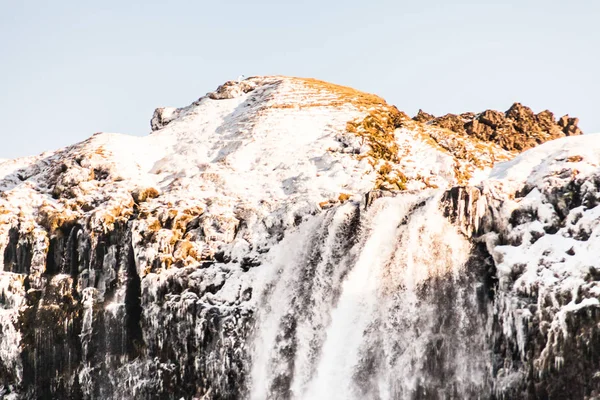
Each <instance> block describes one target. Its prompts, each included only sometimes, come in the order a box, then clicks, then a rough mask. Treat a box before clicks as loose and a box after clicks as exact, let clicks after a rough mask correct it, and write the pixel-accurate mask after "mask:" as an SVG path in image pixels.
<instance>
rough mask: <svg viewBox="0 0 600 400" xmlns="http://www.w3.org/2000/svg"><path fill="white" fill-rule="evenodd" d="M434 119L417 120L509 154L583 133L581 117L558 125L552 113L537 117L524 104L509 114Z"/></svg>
mask: <svg viewBox="0 0 600 400" xmlns="http://www.w3.org/2000/svg"><path fill="white" fill-rule="evenodd" d="M430 117H432V116H431V115H430V114H427V113H425V112H423V111H422V110H419V114H417V116H416V117H415V118H413V119H414V120H415V121H419V122H429V123H430V124H431V125H435V126H439V127H440V128H445V129H448V130H451V131H453V132H456V133H458V134H461V135H462V134H467V135H469V136H473V137H475V138H477V139H480V140H483V141H488V142H494V143H497V144H498V145H500V146H501V147H502V148H504V149H505V150H508V151H523V150H527V149H529V148H531V147H534V146H537V145H538V144H540V143H544V142H546V141H548V140H552V139H556V138H560V137H563V136H571V135H580V134H581V133H582V132H581V130H580V129H579V128H578V127H577V123H578V122H579V120H578V119H577V118H570V117H569V116H568V115H565V116H564V117H562V118H560V119H559V120H558V122H557V121H555V120H554V114H552V113H551V112H550V111H548V110H544V111H542V112H540V113H539V114H537V115H536V114H535V113H534V112H533V111H532V110H531V108H529V107H526V106H524V105H522V104H520V103H514V104H513V105H512V106H511V107H510V108H509V109H508V110H507V111H506V112H505V113H503V112H500V111H495V110H486V111H484V112H482V113H480V114H477V115H476V114H473V113H463V114H460V115H454V114H447V115H444V116H443V117H438V118H433V119H430Z"/></svg>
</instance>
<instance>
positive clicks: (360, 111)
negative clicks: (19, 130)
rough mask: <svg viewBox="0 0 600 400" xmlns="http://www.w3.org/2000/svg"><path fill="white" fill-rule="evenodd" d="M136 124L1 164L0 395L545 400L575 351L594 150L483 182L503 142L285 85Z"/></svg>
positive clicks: (585, 290)
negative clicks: (141, 129)
mask: <svg viewBox="0 0 600 400" xmlns="http://www.w3.org/2000/svg"><path fill="white" fill-rule="evenodd" d="M565 123H566V124H567V125H568V124H569V121H568V120H567V121H566V122H565ZM567 125H565V126H567ZM570 126H572V124H571V125H570ZM152 129H153V133H152V135H149V136H147V137H143V138H139V137H130V136H125V135H117V134H106V133H101V134H96V135H94V136H93V137H91V138H90V139H88V140H86V141H84V142H82V143H78V144H75V145H73V146H70V147H67V148H65V149H60V150H58V151H56V152H49V153H44V154H42V155H40V156H37V157H28V158H23V159H17V160H9V161H5V162H1V163H0V267H1V268H2V271H1V272H0V397H2V396H4V397H5V398H24V399H38V398H72V399H96V398H102V399H123V398H148V399H154V398H156V399H180V398H182V397H183V398H186V399H191V398H198V399H205V400H209V399H240V398H251V399H269V398H271V399H287V398H295V399H321V398H323V399H325V398H333V397H336V396H338V397H341V398H345V399H363V398H381V399H413V398H414V399H418V398H421V399H422V398H426V399H438V398H475V397H480V398H494V396H495V397H497V398H502V397H504V398H507V399H508V398H527V396H529V397H531V396H533V397H531V398H535V397H536V396H537V398H545V397H544V396H545V394H547V397H550V398H561V397H560V396H561V393H564V390H567V389H564V388H565V387H568V385H567V383H568V382H567V377H569V376H571V375H569V374H571V372H568V373H563V372H561V371H564V368H570V367H569V365H572V364H573V363H575V358H574V357H575V354H584V352H585V351H588V353H586V354H588V355H590V354H595V353H594V351H595V350H594V349H593V348H592V347H590V346H591V345H587V344H586V343H594V340H596V339H595V338H597V336H594V335H597V333H596V330H595V329H596V328H595V327H596V326H597V322H596V320H595V318H596V317H595V315H596V314H593V315H592V314H590V312H591V310H593V309H595V308H594V307H596V304H595V303H594V304H593V302H594V300H595V297H594V296H596V297H597V293H596V289H595V286H594V285H595V281H596V278H597V277H596V275H594V274H595V272H594V271H595V269H594V268H596V269H598V268H597V262H595V261H594V260H593V258H592V256H591V253H592V250H591V249H592V248H593V246H595V245H594V243H595V242H593V240H594V239H593V238H594V232H595V229H596V225H597V224H596V219H595V214H594V213H595V211H593V210H594V209H595V203H594V202H595V201H597V199H598V185H597V184H596V183H593V182H596V180H597V178H596V177H597V176H598V172H597V170H595V169H594V168H596V169H597V165H598V163H599V162H600V156H598V154H597V151H596V150H594V149H595V148H597V146H596V147H594V146H592V145H591V144H593V143H595V142H594V140H593V139H588V137H591V136H582V137H577V138H569V140H568V141H564V142H563V143H562V144H561V143H559V144H554V142H553V143H549V144H548V145H546V147H543V148H540V149H535V150H533V151H531V152H527V153H524V154H523V155H522V156H520V157H519V158H517V159H515V160H514V161H512V162H511V163H508V164H507V163H504V164H499V165H498V166H497V167H496V169H494V170H493V173H492V177H491V178H488V177H487V175H488V173H489V171H490V169H491V167H492V166H493V165H494V164H496V163H498V162H500V161H506V160H510V159H512V158H513V157H514V156H515V155H516V151H515V150H514V149H505V148H502V147H501V146H500V144H498V143H496V142H494V141H486V140H483V139H481V138H478V137H475V136H468V135H461V134H456V133H452V132H451V131H448V130H446V129H444V128H440V127H437V126H433V125H431V124H424V123H422V122H419V121H412V120H411V119H410V118H408V117H407V116H406V115H405V114H404V113H402V112H400V111H398V110H397V109H396V108H395V107H393V106H390V105H388V104H387V103H385V101H383V100H382V99H381V98H379V97H377V96H374V95H370V94H366V93H362V92H358V91H355V90H353V89H351V88H347V87H342V86H337V85H332V84H329V83H326V82H321V81H316V80H312V79H300V78H287V77H253V78H249V79H247V80H243V81H237V82H236V81H231V82H227V83H226V84H224V85H222V86H220V87H219V88H218V89H217V90H216V91H215V92H211V93H209V94H208V95H207V96H204V97H202V98H200V99H199V100H198V101H196V102H194V103H193V104H191V105H190V106H188V107H184V108H179V109H172V108H164V109H158V110H157V111H156V112H155V114H154V116H153V118H152ZM542 141H543V139H542ZM567 145H568V146H572V148H571V147H569V148H570V149H571V150H568V154H566V153H565V154H566V155H565V157H566V158H561V157H563V156H562V155H557V154H558V153H557V152H560V151H561V146H567ZM553 146H554V147H553ZM580 148H583V149H584V150H585V151H583V150H582V151H579V149H580ZM544 149H546V150H544ZM548 149H554V150H548ZM537 150H540V151H539V152H536V151H537ZM561 154H562V153H561ZM576 156H577V157H576ZM537 165H539V167H537V169H536V166H537ZM567 167H573V168H572V169H571V170H569V171H570V172H569V173H567V172H564V171H562V168H567ZM527 168H529V170H527ZM518 171H529V172H528V173H526V174H524V175H523V177H521V175H518V176H517V175H516V173H517V172H518ZM575 171H577V172H576V173H575ZM573 182H575V183H573ZM467 184H470V186H468V187H458V186H457V185H467ZM569 193H573V194H572V195H569ZM575 193H577V194H575ZM563 194H564V196H563ZM569 196H570V197H569ZM525 199H527V200H525ZM547 204H551V205H552V207H553V209H554V210H555V214H556V215H554V214H552V213H551V212H550V209H549V207H550V206H547ZM578 207H579V208H578ZM520 208H522V209H523V210H522V211H517V210H519V209H520ZM534 209H535V210H536V211H528V210H534ZM578 213H581V217H578V215H579V214H578ZM571 214H572V215H571ZM527 216H529V217H527ZM536 221H537V222H536ZM452 222H454V224H452ZM551 226H552V227H551ZM546 227H548V230H547V231H546ZM564 229H566V230H564ZM534 231H535V232H536V233H531V232H534ZM542 232H543V234H542ZM569 235H571V236H569ZM534 236H535V237H536V238H537V239H536V240H535V241H534V240H533V239H532V238H533V237H534ZM545 237H552V238H554V241H552V243H551V244H549V243H545V242H544V241H545V240H549V239H544V238H545ZM556 241H558V242H560V244H558V245H557V244H556V243H555V242H556ZM536 243H539V244H538V245H536ZM542 244H544V246H546V247H543V248H541V247H540V248H538V247H537V246H541V245H542ZM588 244H589V246H588ZM565 246H568V249H567V248H566V247H565ZM586 246H588V247H586ZM563 247H565V249H563ZM571 247H573V248H572V249H571ZM513 248H514V249H513ZM547 248H552V250H553V251H557V252H561V251H562V250H564V251H565V252H566V253H565V254H566V256H565V259H564V260H565V261H560V260H562V258H561V257H559V256H558V255H556V257H555V256H554V255H552V254H554V253H548V254H545V249H547ZM569 253H574V254H576V255H577V254H581V255H582V257H581V258H580V257H577V256H576V255H575V256H574V255H572V254H569ZM519 254H524V256H523V258H522V259H519ZM556 254H558V253H556ZM561 255H562V253H561ZM538 257H539V259H540V260H541V259H544V260H545V259H547V258H548V259H550V258H551V260H550V261H547V262H546V261H544V263H541V261H540V263H541V264H539V263H538V264H536V262H537V261H535V260H538ZM544 257H545V258H544ZM552 257H554V258H552ZM569 257H570V258H569ZM555 258H556V259H555ZM569 260H573V261H569ZM574 260H580V261H581V262H580V261H574ZM561 263H563V264H561ZM565 263H566V264H565ZM573 263H575V264H573ZM522 264H523V265H524V266H523V265H522ZM592 267H593V268H592ZM586 268H587V269H586ZM518 271H520V272H518ZM515 274H516V275H515ZM519 274H520V275H519ZM520 276H522V277H523V278H522V279H521V278H518V277H520ZM548 276H555V278H552V279H550V278H548ZM517 278H518V279H521V280H520V281H519V280H518V279H517ZM586 285H587V286H586ZM540 288H542V289H543V290H542V289H540ZM569 291H570V292H569ZM567 292H569V293H571V297H568V295H566V294H565V293H567ZM540 296H542V297H540ZM540 299H542V300H543V301H548V302H547V303H544V302H543V301H542V300H540ZM546 299H549V300H546ZM580 300H581V301H580ZM596 303H597V300H596ZM534 305H535V307H536V308H535V309H533V308H532V307H533V306H534ZM527 310H528V311H527ZM527 312H529V313H530V314H527ZM564 321H567V322H564ZM548 324H549V325H548ZM565 324H566V325H565ZM569 324H570V325H569ZM594 324H596V325H594ZM565 326H566V328H564V327H565ZM581 326H584V327H585V329H583V330H582V332H584V333H581V335H580V334H579V333H578V332H580V330H579V327H581ZM565 329H566V330H565ZM578 335H579V336H578ZM544 343H546V345H544V346H543V345H542V344H544ZM569 346H571V347H569ZM573 346H574V347H573ZM586 346H587V347H586ZM531 349H533V350H531ZM573 349H575V350H573ZM576 351H580V353H576ZM582 357H583V356H582ZM590 357H591V358H590ZM590 357H588V358H587V359H585V360H587V361H585V362H583V361H582V362H583V364H582V363H581V362H580V364H577V365H576V366H574V367H573V368H574V369H573V371H575V372H573V374H579V375H578V376H577V379H579V380H578V381H576V382H577V383H578V384H582V385H583V386H581V387H582V389H578V390H579V391H577V392H573V393H577V395H580V394H581V396H588V397H589V396H592V395H593V390H597V388H598V385H597V382H595V380H594V379H596V378H594V376H595V375H594V374H595V371H597V368H596V366H595V365H596V364H594V363H595V362H597V360H598V358H597V357H596V358H594V357H592V356H590ZM557 360H559V361H557ZM553 363H554V364H553ZM549 365H555V367H553V368H554V369H552V368H548V366H549ZM561 367H562V368H563V369H559V368H561ZM594 368H596V369H594ZM531 371H534V372H531ZM569 371H570V370H569ZM577 371H579V372H577ZM581 371H583V372H581ZM580 372H581V373H580ZM563 375H564V378H563ZM560 379H563V381H564V382H566V383H565V385H567V386H565V385H562V386H560V389H559V388H558V386H556V385H557V384H555V382H563V381H560ZM574 382H575V381H574ZM553 385H555V386H556V387H555V386H553ZM594 385H595V386H594ZM532 387H533V388H534V390H535V392H531V390H533V389H531V388H532ZM332 390H335V392H332ZM560 390H563V392H560ZM544 391H545V392H544ZM531 393H534V394H533V395H531ZM557 396H558V397H557ZM581 398H583V397H581Z"/></svg>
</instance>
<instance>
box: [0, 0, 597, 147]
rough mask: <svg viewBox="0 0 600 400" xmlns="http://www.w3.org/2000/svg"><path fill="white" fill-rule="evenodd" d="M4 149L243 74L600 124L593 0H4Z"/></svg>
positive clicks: (114, 124)
mask: <svg viewBox="0 0 600 400" xmlns="http://www.w3.org/2000/svg"><path fill="white" fill-rule="evenodd" d="M1 5H2V9H1V10H0V139H1V140H0V158H12V157H17V156H24V155H31V154H37V153H39V152H42V151H44V150H50V149H55V148H58V147H62V146H65V145H68V144H72V143H75V142H77V141H80V140H83V139H85V138H87V137H89V136H90V135H91V134H93V133H94V132H99V131H107V132H121V133H129V134H134V135H145V134H148V132H149V130H150V129H149V126H150V125H149V121H150V118H151V116H152V112H153V110H154V109H155V108H156V107H160V106H179V107H181V106H185V105H188V104H189V103H191V102H192V101H194V100H196V99H197V98H198V97H200V96H202V95H204V94H205V93H206V92H208V91H211V90H213V89H215V88H216V86H218V85H219V84H220V83H223V82H224V81H226V80H230V79H236V78H237V77H238V76H239V75H241V74H244V75H246V76H251V75H272V74H280V75H293V76H303V77H314V78H318V79H323V80H327V81H331V82H334V83H339V84H343V85H348V86H353V87H355V88H357V89H361V90H364V91H368V92H372V93H376V94H379V95H380V96H382V97H384V98H385V99H386V100H388V102H390V103H393V104H395V105H397V106H398V108H399V109H401V110H404V111H406V112H407V113H409V114H410V115H414V114H415V113H416V112H417V110H418V109H419V108H423V109H424V110H425V111H428V112H430V113H434V114H436V115H440V114H445V113H448V112H454V113H459V112H464V111H481V110H483V109H486V108H494V109H500V110H506V109H507V108H508V107H509V106H510V105H511V104H512V103H513V102H515V101H519V102H521V103H523V104H526V105H529V106H530V107H532V108H533V109H534V111H541V110H543V109H546V108H548V109H550V110H552V111H554V112H555V114H556V116H560V115H563V114H566V113H569V114H570V115H572V116H577V117H579V118H580V119H581V121H580V126H581V128H582V129H583V130H584V131H586V132H593V131H600V103H599V96H598V93H600V28H599V25H598V23H599V22H598V21H599V18H600V1H597V0H572V1H568V2H567V1H557V0H546V1H537V0H504V1H499V0H498V1H485V0H480V1H451V0H412V1H399V0H396V1H393V0H389V1H386V0H371V1H364V0H361V1H355V0H345V1H328V0H319V1H316V0H302V1H294V2H286V1H274V0H273V1H256V0H255V1H249V0H245V1H241V0H240V1H226V0H221V1H219V0H213V1H203V0H189V1H182V0H169V1H155V0H128V1H123V0H119V1H115V0H102V1H88V0H77V1H75V0H57V1H48V0H43V1H42V0H40V1H33V0H30V1H8V0H6V1H3V2H2V3H1Z"/></svg>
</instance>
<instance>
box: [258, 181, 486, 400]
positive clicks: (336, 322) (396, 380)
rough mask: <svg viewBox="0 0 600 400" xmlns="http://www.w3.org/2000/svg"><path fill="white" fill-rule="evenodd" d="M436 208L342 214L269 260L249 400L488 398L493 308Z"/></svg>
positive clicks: (412, 197)
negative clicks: (489, 328)
mask: <svg viewBox="0 0 600 400" xmlns="http://www.w3.org/2000/svg"><path fill="white" fill-rule="evenodd" d="M440 198H441V192H429V193H426V194H419V195H417V194H404V195H400V196H397V197H394V198H381V199H379V200H377V201H375V202H374V203H373V204H372V205H371V206H370V207H369V208H368V210H366V211H364V212H363V211H362V210H361V209H360V208H359V207H360V206H359V205H358V204H354V203H346V204H344V205H342V206H340V207H338V208H336V209H332V210H329V211H328V212H326V213H323V214H322V215H318V216H316V217H314V219H313V220H311V221H309V222H308V223H306V224H303V225H301V226H300V227H299V228H298V229H297V231H295V232H293V233H291V234H289V235H288V236H287V237H286V238H284V239H283V241H282V242H281V243H280V244H279V245H278V246H277V247H275V248H273V249H272V250H271V252H270V253H269V254H270V256H269V259H268V260H267V262H266V263H265V264H264V268H263V276H262V277H261V279H262V281H263V282H264V288H263V290H262V293H263V297H262V299H261V301H262V304H259V307H258V309H259V314H258V316H257V322H256V327H255V332H254V339H253V340H254V342H253V357H252V371H251V374H250V378H249V379H250V381H251V382H250V383H249V387H250V388H251V393H250V398H251V399H256V400H258V399H299V400H300V399H301V400H308V399H317V400H318V399H333V398H339V399H381V400H384V399H385V400H387V399H430V398H431V399H450V398H487V397H489V390H490V386H491V385H490V380H491V377H490V374H491V367H490V365H489V363H490V361H489V360H491V355H490V351H491V350H489V349H488V348H487V347H486V331H487V330H486V327H487V323H488V322H487V319H486V318H487V317H486V315H487V312H486V311H487V307H489V306H488V305H487V304H486V302H485V299H482V296H481V287H480V286H481V284H480V283H478V282H481V281H482V280H481V279H478V276H477V275H478V273H479V272H478V271H477V268H475V267H471V266H470V264H469V262H468V261H469V256H470V254H471V245H470V242H469V241H468V240H467V239H466V238H465V237H464V236H462V235H461V234H460V233H459V232H458V230H457V228H456V227H455V226H453V225H452V224H451V223H450V222H448V220H447V219H446V218H445V217H444V216H443V213H442V211H441V210H440ZM479 278H480V277H479ZM482 311H484V312H482Z"/></svg>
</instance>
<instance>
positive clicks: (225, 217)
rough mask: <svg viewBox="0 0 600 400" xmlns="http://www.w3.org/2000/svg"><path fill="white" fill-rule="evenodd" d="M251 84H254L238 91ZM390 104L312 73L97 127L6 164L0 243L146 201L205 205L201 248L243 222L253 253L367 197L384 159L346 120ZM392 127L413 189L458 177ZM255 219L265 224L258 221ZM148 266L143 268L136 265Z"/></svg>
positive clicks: (94, 220) (122, 213) (443, 159)
mask: <svg viewBox="0 0 600 400" xmlns="http://www.w3.org/2000/svg"><path fill="white" fill-rule="evenodd" d="M248 86H250V89H251V91H249V92H245V91H244V90H240V87H242V88H246V89H247V87H248ZM363 96H370V97H366V99H363ZM215 98H217V99H215ZM387 108H389V106H387V105H385V103H384V102H383V101H382V100H381V99H379V98H377V97H376V96H371V95H364V94H362V93H360V92H356V91H352V90H351V89H348V88H343V87H338V86H335V85H329V84H325V83H321V82H318V81H312V80H303V79H297V78H284V77H265V78H250V79H249V80H247V81H243V82H242V83H238V84H235V83H232V84H231V86H229V87H226V88H225V89H224V90H222V91H221V92H214V93H212V94H209V96H205V97H203V98H201V99H200V100H198V101H197V102H195V103H194V104H192V105H190V106H188V107H185V108H182V109H177V110H175V111H174V110H173V109H167V110H168V118H167V117H166V116H165V114H166V113H167V112H166V111H163V112H162V116H163V118H162V119H163V120H164V121H167V123H166V124H165V123H163V124H160V128H161V129H158V130H156V131H154V132H153V133H152V134H151V135H148V136H146V137H133V136H126V135H120V134H112V133H100V134H96V135H94V136H93V137H91V138H90V139H88V140H86V141H84V142H82V143H79V144H76V145H73V146H70V147H68V148H65V149H62V150H58V151H56V152H53V153H45V154H42V155H40V156H38V157H28V158H24V159H17V160H12V161H8V162H5V163H2V164H0V176H3V177H4V179H2V180H0V190H2V192H3V193H4V194H3V198H2V199H1V200H0V209H2V210H5V211H4V212H2V214H3V215H4V217H3V218H4V219H3V221H4V222H9V224H3V225H2V227H1V228H0V242H5V241H6V235H7V231H8V227H10V226H11V225H15V224H18V220H19V221H21V225H27V226H30V227H29V228H26V229H29V230H31V229H37V228H42V229H41V230H39V231H38V234H39V235H40V236H44V235H45V233H44V232H43V231H44V230H46V231H50V232H52V231H53V229H55V228H56V227H57V226H59V225H61V224H63V223H65V222H67V221H75V220H86V221H89V224H90V225H91V227H92V229H95V230H106V229H111V226H112V224H113V223H114V221H119V220H127V219H128V218H129V216H130V215H132V213H133V212H134V208H136V207H137V206H139V207H140V209H141V210H143V211H144V212H145V213H148V214H150V215H152V216H156V215H158V214H160V212H161V211H160V210H163V211H165V210H168V209H177V210H180V211H187V214H188V215H189V216H191V217H195V216H197V215H199V214H202V216H203V217H202V219H203V228H204V234H205V235H206V236H207V237H210V240H207V241H206V243H205V246H204V247H203V246H202V245H199V244H198V243H194V244H193V245H194V246H196V247H199V248H197V249H196V250H197V251H196V253H197V254H204V255H205V256H206V255H210V254H214V253H215V252H216V251H217V248H218V247H219V246H220V245H222V244H223V243H224V242H225V243H228V242H231V241H232V240H233V237H232V236H233V232H234V231H235V229H237V228H236V227H237V225H238V224H239V221H242V220H243V221H244V222H245V224H246V227H247V229H248V233H247V234H246V238H245V239H244V240H243V241H241V243H237V246H240V251H242V252H246V251H248V244H249V243H247V242H248V241H250V242H252V243H254V244H257V243H258V242H260V241H264V238H265V237H267V236H269V235H268V234H266V233H265V229H275V225H282V228H283V227H285V226H292V225H294V224H295V223H296V222H295V221H296V220H297V219H298V218H301V217H302V216H303V215H308V214H311V213H314V212H317V211H318V210H319V209H320V207H321V206H324V205H326V204H334V203H335V202H337V201H338V198H339V197H340V195H342V194H343V196H345V197H343V198H348V197H352V196H355V195H356V196H359V197H357V198H360V196H362V195H363V194H364V193H366V192H367V191H369V190H371V189H372V188H374V187H375V186H376V183H377V179H378V176H379V175H380V174H379V172H378V170H379V168H380V167H381V165H383V163H382V161H380V160H377V159H376V158H374V157H369V145H368V141H365V138H364V137H362V138H361V137H359V136H357V135H355V134H351V133H348V132H347V124H348V123H349V122H352V121H360V120H361V119H362V118H364V117H365V116H366V115H368V114H369V112H371V111H372V110H374V109H384V111H386V110H387ZM395 135H396V140H397V141H398V144H399V146H400V149H401V154H402V157H401V158H400V161H399V165H400V168H399V169H400V170H402V172H403V174H404V176H402V179H403V180H405V181H406V186H407V188H408V189H419V188H423V187H426V186H434V187H445V186H448V185H449V184H452V183H453V182H455V181H456V179H455V163H456V158H454V157H452V154H450V153H448V152H447V151H444V149H441V148H440V147H439V146H436V145H435V143H433V144H432V143H430V142H431V140H429V142H428V141H426V140H423V138H421V137H420V136H419V134H418V133H416V132H414V131H413V130H411V129H406V128H405V129H399V130H397V132H396V134H395ZM498 152H501V151H500V150H499V151H498ZM148 190H149V191H150V192H151V193H152V194H151V196H149V197H148V198H147V199H144V203H143V204H135V202H134V200H133V199H132V193H133V194H134V195H135V193H137V192H140V191H141V192H142V193H145V191H148ZM346 195H347V196H346ZM154 197H156V198H154ZM25 199H27V200H25ZM136 201H137V200H136ZM320 205H321V206H320ZM18 215H20V217H17V216H18ZM40 216H43V220H42V218H41V217H40ZM256 221H264V223H262V222H261V224H259V225H260V226H257V227H254V226H253V224H255V222H256ZM269 221H270V222H269ZM145 222H147V223H148V225H151V224H152V223H153V220H148V219H147V220H146V221H145ZM278 229H279V228H278ZM254 230H256V231H254ZM2 237H3V238H4V239H1V238H2ZM1 257H2V255H1V254H0V258H1ZM0 261H1V259H0ZM188 261H190V262H192V261H193V260H188ZM145 269H146V266H145V265H139V272H140V273H143V271H144V270H145Z"/></svg>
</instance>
